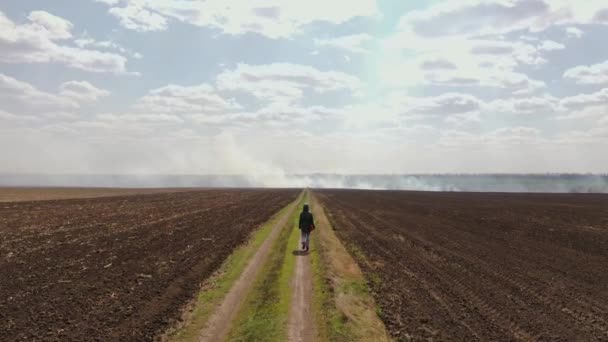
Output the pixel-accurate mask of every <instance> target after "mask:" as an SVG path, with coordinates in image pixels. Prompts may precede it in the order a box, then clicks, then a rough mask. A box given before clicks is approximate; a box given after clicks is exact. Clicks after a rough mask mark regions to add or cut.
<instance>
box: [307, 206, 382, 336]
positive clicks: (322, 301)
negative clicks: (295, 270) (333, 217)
mask: <svg viewBox="0 0 608 342" xmlns="http://www.w3.org/2000/svg"><path fill="white" fill-rule="evenodd" d="M311 197H312V203H311V208H312V210H313V213H314V215H315V221H316V222H315V223H316V225H317V227H318V229H316V230H315V232H316V234H315V235H313V237H312V243H313V246H314V248H313V253H311V256H312V272H313V282H314V283H313V300H314V303H313V304H314V305H313V309H314V316H315V321H316V325H317V331H318V335H319V340H320V341H378V342H381V341H390V340H391V339H390V337H389V335H388V333H387V332H386V328H385V326H384V324H383V323H382V321H381V320H380V318H379V317H378V314H377V312H378V311H377V310H378V309H377V306H376V304H375V302H374V299H373V297H372V296H371V294H370V292H369V288H368V286H367V281H366V279H365V277H364V276H363V273H362V272H361V269H360V268H359V266H358V265H357V263H356V261H355V260H354V259H353V257H352V256H351V255H350V254H349V253H348V251H347V250H346V248H344V245H343V244H342V243H341V242H340V240H339V239H338V237H337V236H336V233H335V232H334V230H333V227H332V226H331V223H330V222H329V220H328V218H327V216H326V215H325V211H324V210H323V208H322V207H321V205H320V202H319V201H318V200H317V199H316V198H315V197H314V196H311Z"/></svg>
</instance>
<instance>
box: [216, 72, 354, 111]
mask: <svg viewBox="0 0 608 342" xmlns="http://www.w3.org/2000/svg"><path fill="white" fill-rule="evenodd" d="M217 85H218V88H219V89H222V90H239V91H245V92H248V93H250V94H252V95H254V96H255V97H257V98H258V99H261V100H265V101H271V102H274V101H283V102H284V101H288V102H289V101H294V100H298V99H300V98H302V96H303V94H304V91H306V90H309V91H313V92H316V93H326V92H331V91H336V90H349V91H351V92H354V91H356V90H358V89H359V88H361V87H362V82H361V80H359V79H358V78H357V77H355V76H352V75H348V74H345V73H343V72H338V71H333V70H332V71H321V70H318V69H316V68H314V67H311V66H307V65H300V64H290V63H273V64H263V65H249V64H238V65H237V66H236V68H235V69H234V70H226V71H224V72H222V73H221V74H219V75H218V77H217Z"/></svg>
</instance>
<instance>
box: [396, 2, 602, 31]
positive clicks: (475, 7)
mask: <svg viewBox="0 0 608 342" xmlns="http://www.w3.org/2000/svg"><path fill="white" fill-rule="evenodd" d="M604 13H608V6H607V5H606V2H605V1H603V0H588V1H584V2H572V1H570V0H547V1H544V0H469V1H460V0H447V1H444V2H440V3H438V4H436V5H433V6H430V7H429V8H427V9H424V10H419V11H412V12H409V13H407V14H405V15H404V16H403V17H402V18H401V21H400V24H399V27H400V29H401V30H403V31H411V32H413V33H414V34H416V35H418V36H421V37H426V38H432V37H441V36H453V35H460V36H483V35H488V34H502V33H509V32H513V31H518V30H527V31H530V32H538V31H542V30H545V29H546V28H548V27H550V26H552V25H564V24H570V25H572V24H588V23H608V16H606V18H604ZM574 34H577V33H574Z"/></svg>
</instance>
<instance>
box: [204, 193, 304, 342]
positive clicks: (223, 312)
mask: <svg viewBox="0 0 608 342" xmlns="http://www.w3.org/2000/svg"><path fill="white" fill-rule="evenodd" d="M297 202H298V201H296V203H297ZM293 210H295V203H294V204H291V208H290V209H289V210H286V211H285V213H284V214H283V216H281V218H280V219H279V220H278V221H277V222H276V223H275V225H274V226H273V227H272V231H271V233H270V235H269V236H268V237H267V238H266V240H265V241H264V243H263V244H262V245H261V246H260V248H259V249H258V251H257V252H256V253H255V254H254V256H253V257H252V259H251V261H250V263H249V264H248V265H247V267H246V268H245V270H244V271H243V273H242V275H241V276H240V277H239V279H238V280H237V281H236V282H235V283H234V285H233V286H232V288H231V289H230V291H229V292H228V294H227V295H226V297H225V298H224V299H223V301H222V303H221V304H220V306H219V307H218V308H217V310H216V311H215V312H214V313H213V314H212V316H211V318H210V319H209V321H208V323H207V326H206V327H205V329H204V330H203V331H202V332H201V336H200V341H201V342H202V341H209V342H215V341H225V340H226V337H227V336H228V333H229V332H230V329H231V327H232V323H233V321H234V318H235V317H236V315H237V313H238V311H239V309H240V307H241V304H242V303H243V302H244V299H245V298H246V297H247V295H248V293H249V292H250V290H251V288H252V287H253V285H254V284H255V279H256V277H257V275H258V273H259V272H260V269H261V268H262V266H263V265H264V262H265V261H266V259H267V258H268V254H269V253H270V248H271V247H272V245H273V243H274V242H275V240H276V239H277V237H278V236H279V233H280V231H281V229H282V228H283V227H284V226H285V225H286V223H287V221H288V219H289V218H290V217H291V215H292V213H293Z"/></svg>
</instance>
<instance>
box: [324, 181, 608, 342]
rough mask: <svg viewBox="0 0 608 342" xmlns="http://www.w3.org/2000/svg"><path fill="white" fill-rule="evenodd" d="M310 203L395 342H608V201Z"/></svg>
mask: <svg viewBox="0 0 608 342" xmlns="http://www.w3.org/2000/svg"><path fill="white" fill-rule="evenodd" d="M315 193H316V194H317V195H318V198H319V199H320V200H321V201H322V203H323V205H324V206H325V208H326V209H327V212H328V216H329V217H330V220H331V221H332V223H333V225H334V228H335V230H336V232H337V234H338V236H339V237H340V238H341V239H342V240H343V241H344V242H345V243H346V244H347V246H348V247H349V249H350V250H351V252H353V254H354V255H355V257H356V258H357V259H358V260H359V261H360V264H361V266H362V269H363V271H364V272H365V274H366V277H367V278H368V280H369V282H370V286H371V289H372V293H373V296H374V297H375V299H376V301H377V303H378V304H379V306H380V308H381V317H382V319H383V321H384V322H385V324H386V326H387V328H388V330H389V332H390V333H391V335H392V336H393V337H394V338H395V339H397V340H403V341H408V340H415V341H422V340H424V341H426V340H430V339H432V340H433V341H490V340H495V341H496V340H499V341H510V340H544V341H607V340H608V196H607V195H568V194H563V195H557V194H556V195H544V194H476V193H417V192H397V191H351V190H321V191H316V192H315Z"/></svg>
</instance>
